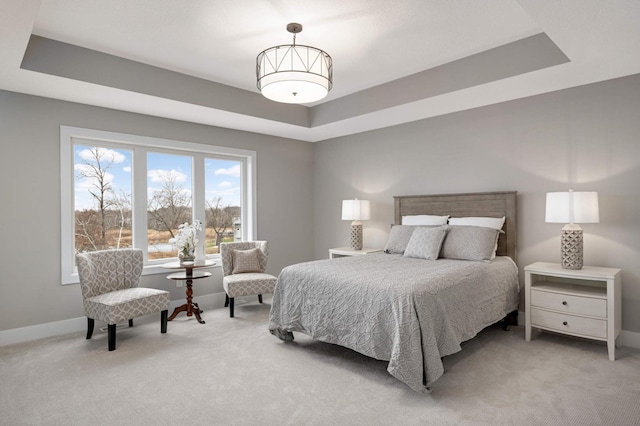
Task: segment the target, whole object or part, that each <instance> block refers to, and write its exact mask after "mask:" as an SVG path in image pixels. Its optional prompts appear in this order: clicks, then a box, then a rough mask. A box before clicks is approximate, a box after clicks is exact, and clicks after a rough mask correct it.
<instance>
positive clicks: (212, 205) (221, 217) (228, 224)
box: [206, 197, 240, 253]
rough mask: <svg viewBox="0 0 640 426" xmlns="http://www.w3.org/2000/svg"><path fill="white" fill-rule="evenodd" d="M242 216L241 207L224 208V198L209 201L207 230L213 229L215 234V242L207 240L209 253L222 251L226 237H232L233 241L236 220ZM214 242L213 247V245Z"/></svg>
mask: <svg viewBox="0 0 640 426" xmlns="http://www.w3.org/2000/svg"><path fill="white" fill-rule="evenodd" d="M239 215H240V207H239V206H229V205H227V206H224V205H223V201H222V197H215V198H213V199H212V200H210V201H207V212H206V218H207V222H206V228H207V230H209V229H211V230H212V231H213V232H214V233H215V238H214V239H213V241H211V239H207V253H210V252H211V253H218V252H219V250H220V243H222V242H223V241H224V239H225V237H227V238H228V237H229V236H230V237H231V240H230V241H233V235H234V227H233V225H234V218H236V217H238V216H239ZM212 242H213V247H211V243H212Z"/></svg>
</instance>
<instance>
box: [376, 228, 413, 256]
mask: <svg viewBox="0 0 640 426" xmlns="http://www.w3.org/2000/svg"><path fill="white" fill-rule="evenodd" d="M414 229H416V227H415V226H409V225H394V226H392V227H391V232H390V233H389V239H388V240H387V244H386V245H385V246H384V252H385V253H399V254H402V253H404V251H405V249H406V248H407V244H409V239H411V235H412V234H413V230H414Z"/></svg>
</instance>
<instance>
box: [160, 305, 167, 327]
mask: <svg viewBox="0 0 640 426" xmlns="http://www.w3.org/2000/svg"><path fill="white" fill-rule="evenodd" d="M167 315H169V311H168V310H167V309H165V310H164V311H162V312H160V333H166V332H167Z"/></svg>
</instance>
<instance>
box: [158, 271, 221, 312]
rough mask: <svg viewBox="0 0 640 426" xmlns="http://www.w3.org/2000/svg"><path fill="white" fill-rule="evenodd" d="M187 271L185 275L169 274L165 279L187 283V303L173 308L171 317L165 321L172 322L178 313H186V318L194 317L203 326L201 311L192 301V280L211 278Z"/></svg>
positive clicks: (207, 275)
mask: <svg viewBox="0 0 640 426" xmlns="http://www.w3.org/2000/svg"><path fill="white" fill-rule="evenodd" d="M187 271H188V273H187V274H181V273H178V274H171V275H169V276H168V277H167V278H168V279H172V280H185V281H186V282H187V291H186V295H187V303H185V304H184V305H182V306H178V307H177V308H175V309H174V310H173V313H172V314H171V316H170V317H169V318H167V321H171V320H173V319H174V318H175V317H176V316H177V315H178V314H179V313H180V312H186V313H187V316H188V317H190V316H195V317H196V319H197V320H198V322H199V323H200V324H204V323H205V322H204V320H203V319H202V318H201V317H200V314H201V313H202V309H200V307H199V306H198V304H197V303H195V302H194V301H193V280H194V279H198V278H205V277H209V276H211V273H209V272H200V273H198V274H192V273H191V270H189V269H188V270H187Z"/></svg>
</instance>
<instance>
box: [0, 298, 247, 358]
mask: <svg viewBox="0 0 640 426" xmlns="http://www.w3.org/2000/svg"><path fill="white" fill-rule="evenodd" d="M224 299H225V293H212V294H205V295H203V296H198V297H194V298H193V300H194V301H195V302H196V303H198V304H199V305H200V306H201V307H203V308H221V307H223V306H224ZM183 303H184V299H180V300H173V301H171V304H170V305H169V314H171V312H173V310H174V309H175V308H177V307H178V306H180V305H182V304H183ZM236 303H237V301H236ZM96 327H100V325H98V321H96ZM79 331H85V332H86V331H87V317H77V318H70V319H66V320H62V321H54V322H49V323H46V324H38V325H31V326H28V327H20V328H14V329H11V330H2V331H0V346H6V345H12V344H14V343H22V342H28V341H30V340H37V339H44V338H47V337H53V336H59V335H62V334H68V333H77V332H79Z"/></svg>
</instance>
